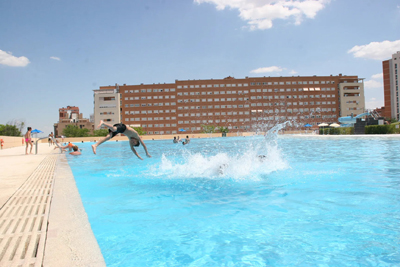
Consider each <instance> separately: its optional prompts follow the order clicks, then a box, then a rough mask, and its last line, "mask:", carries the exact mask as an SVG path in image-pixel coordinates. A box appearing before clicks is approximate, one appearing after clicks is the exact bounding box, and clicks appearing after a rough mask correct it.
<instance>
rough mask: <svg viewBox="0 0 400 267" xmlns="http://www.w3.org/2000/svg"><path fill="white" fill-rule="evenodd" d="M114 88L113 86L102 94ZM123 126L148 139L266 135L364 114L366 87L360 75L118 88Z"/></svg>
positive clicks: (248, 78) (196, 81) (183, 81)
mask: <svg viewBox="0 0 400 267" xmlns="http://www.w3.org/2000/svg"><path fill="white" fill-rule="evenodd" d="M110 89H117V88H116V87H115V86H114V87H113V86H105V87H100V90H99V91H101V90H110ZM118 89H119V92H120V95H121V122H123V123H125V124H127V125H135V126H141V127H143V129H144V130H145V131H146V132H147V133H148V134H176V133H178V132H179V131H181V130H182V129H183V130H185V131H186V132H188V133H200V132H203V131H204V129H205V128H206V127H207V126H211V127H226V128H228V129H229V131H230V132H244V131H265V130H268V129H269V128H271V127H273V126H274V125H276V124H277V123H282V122H285V121H292V122H293V123H292V127H293V128H298V127H302V126H304V125H305V124H307V123H308V124H311V125H316V124H318V123H321V122H325V123H333V122H337V121H338V118H339V117H342V116H351V115H354V116H356V115H358V114H361V113H363V112H364V109H365V100H364V83H363V79H359V78H358V76H343V75H341V74H339V75H337V76H332V75H331V76H302V77H300V76H298V77H294V76H293V77H245V78H241V79H236V78H233V77H226V78H224V79H210V80H176V81H175V83H164V84H140V85H126V84H124V85H120V86H119V87H118Z"/></svg>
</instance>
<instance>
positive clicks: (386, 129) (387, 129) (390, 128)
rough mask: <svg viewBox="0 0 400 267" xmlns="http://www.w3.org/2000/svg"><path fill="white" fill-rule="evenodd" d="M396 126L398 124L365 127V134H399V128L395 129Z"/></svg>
mask: <svg viewBox="0 0 400 267" xmlns="http://www.w3.org/2000/svg"><path fill="white" fill-rule="evenodd" d="M396 125H398V124H389V125H370V126H365V134H394V133H400V128H396Z"/></svg>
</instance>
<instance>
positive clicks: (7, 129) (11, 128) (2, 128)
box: [0, 124, 21, 136]
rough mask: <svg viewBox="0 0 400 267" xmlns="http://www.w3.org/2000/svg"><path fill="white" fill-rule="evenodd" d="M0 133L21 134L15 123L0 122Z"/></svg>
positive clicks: (8, 134) (5, 134)
mask: <svg viewBox="0 0 400 267" xmlns="http://www.w3.org/2000/svg"><path fill="white" fill-rule="evenodd" d="M0 135H4V136H21V131H20V130H18V128H17V126H15V125H9V124H6V125H3V124H0Z"/></svg>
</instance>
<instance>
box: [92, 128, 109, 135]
mask: <svg viewBox="0 0 400 267" xmlns="http://www.w3.org/2000/svg"><path fill="white" fill-rule="evenodd" d="M107 134H108V130H107V129H100V130H94V131H93V136H106V135H107Z"/></svg>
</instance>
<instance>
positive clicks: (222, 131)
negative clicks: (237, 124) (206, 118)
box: [218, 126, 229, 133]
mask: <svg viewBox="0 0 400 267" xmlns="http://www.w3.org/2000/svg"><path fill="white" fill-rule="evenodd" d="M218 130H219V131H220V132H221V133H229V129H228V127H223V126H218Z"/></svg>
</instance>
